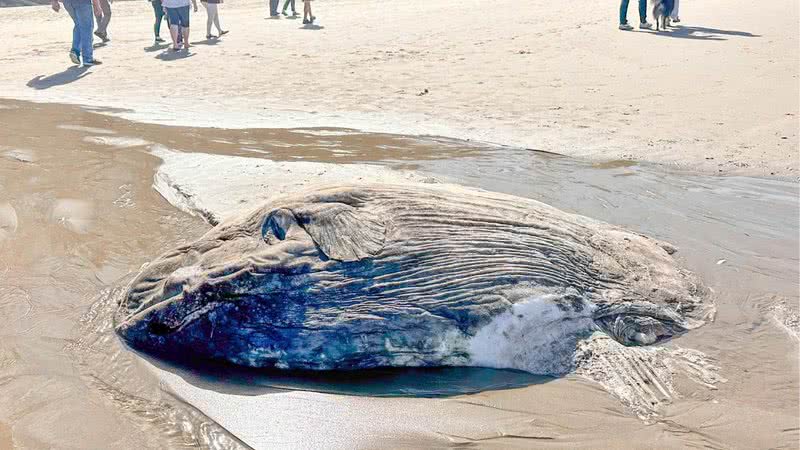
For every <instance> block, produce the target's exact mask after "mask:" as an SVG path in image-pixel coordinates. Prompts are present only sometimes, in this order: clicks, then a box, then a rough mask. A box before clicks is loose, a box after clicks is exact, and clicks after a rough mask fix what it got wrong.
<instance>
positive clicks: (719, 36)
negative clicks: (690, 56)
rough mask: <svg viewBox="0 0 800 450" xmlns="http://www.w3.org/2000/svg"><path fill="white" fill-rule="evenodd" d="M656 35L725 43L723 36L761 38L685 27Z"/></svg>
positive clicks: (746, 33)
mask: <svg viewBox="0 0 800 450" xmlns="http://www.w3.org/2000/svg"><path fill="white" fill-rule="evenodd" d="M658 35H659V36H667V37H674V38H681V39H694V40H699V41H726V40H727V39H726V38H725V37H724V36H739V37H761V35H760V34H753V33H748V32H747V31H735V30H720V29H717V28H708V27H685V26H681V25H673V26H672V29H671V30H670V31H669V32H659V33H658Z"/></svg>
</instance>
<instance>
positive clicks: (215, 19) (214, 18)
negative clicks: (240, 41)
mask: <svg viewBox="0 0 800 450" xmlns="http://www.w3.org/2000/svg"><path fill="white" fill-rule="evenodd" d="M200 1H201V2H202V3H203V6H204V7H205V8H206V15H207V16H208V19H207V20H206V39H211V38H215V37H216V36H214V35H213V34H211V24H214V25H215V26H216V27H217V33H219V36H222V35H223V34H228V32H227V31H224V30H223V29H222V27H220V26H219V4H220V3H222V0H200Z"/></svg>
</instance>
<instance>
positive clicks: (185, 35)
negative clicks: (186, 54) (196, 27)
mask: <svg viewBox="0 0 800 450" xmlns="http://www.w3.org/2000/svg"><path fill="white" fill-rule="evenodd" d="M182 31H183V48H185V49H188V48H189V27H186V28H183V29H182Z"/></svg>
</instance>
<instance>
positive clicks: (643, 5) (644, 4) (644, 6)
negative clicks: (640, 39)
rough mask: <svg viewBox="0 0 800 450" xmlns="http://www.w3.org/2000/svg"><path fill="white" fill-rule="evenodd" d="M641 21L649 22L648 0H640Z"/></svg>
mask: <svg viewBox="0 0 800 450" xmlns="http://www.w3.org/2000/svg"><path fill="white" fill-rule="evenodd" d="M639 23H647V0H639Z"/></svg>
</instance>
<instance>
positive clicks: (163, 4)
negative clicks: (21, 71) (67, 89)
mask: <svg viewBox="0 0 800 450" xmlns="http://www.w3.org/2000/svg"><path fill="white" fill-rule="evenodd" d="M148 1H149V2H150V4H151V5H152V7H153V14H154V16H155V19H154V23H153V33H154V35H155V43H154V45H156V46H158V45H160V44H162V43H164V42H165V40H164V39H162V38H161V23H162V22H163V19H164V18H165V17H166V19H167V27H168V28H169V33H170V37H171V38H172V48H171V50H172V51H180V50H188V49H189V46H190V45H189V19H190V11H191V10H194V12H197V0H148ZM222 1H223V0H200V2H201V3H202V4H203V7H204V8H205V9H206V39H217V38H219V37H221V36H223V35H225V34H227V33H228V30H223V29H222V26H221V25H220V19H219V5H220V4H221V3H222ZM279 2H280V0H269V9H270V18H279V17H280V16H281V14H282V15H283V16H288V15H289V14H288V12H287V9H289V7H291V17H292V18H296V17H297V16H298V14H297V11H296V10H295V0H285V2H284V4H283V10H282V11H281V13H280V14H279V13H278V6H279ZM62 4H63V5H64V9H65V10H66V11H67V13H68V14H69V16H70V18H71V19H72V22H73V24H74V26H73V28H72V47H71V49H70V51H69V58H70V60H71V61H72V62H73V63H74V64H77V65H80V64H83V65H84V66H96V65H98V64H102V62H101V61H100V60H98V59H97V58H95V57H94V36H97V37H98V38H99V39H100V40H102V42H103V43H106V42H108V41H110V40H111V39H110V38H109V37H108V25H109V23H110V22H111V0H51V2H50V5H51V7H52V8H53V10H54V11H56V12H59V11H60V10H61V5H62ZM315 19H316V17H314V15H313V14H312V13H311V0H303V24H304V25H309V24H313V23H314V20H315ZM95 23H96V24H97V28H95ZM212 27H214V28H216V29H217V34H212V33H211V31H212Z"/></svg>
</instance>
